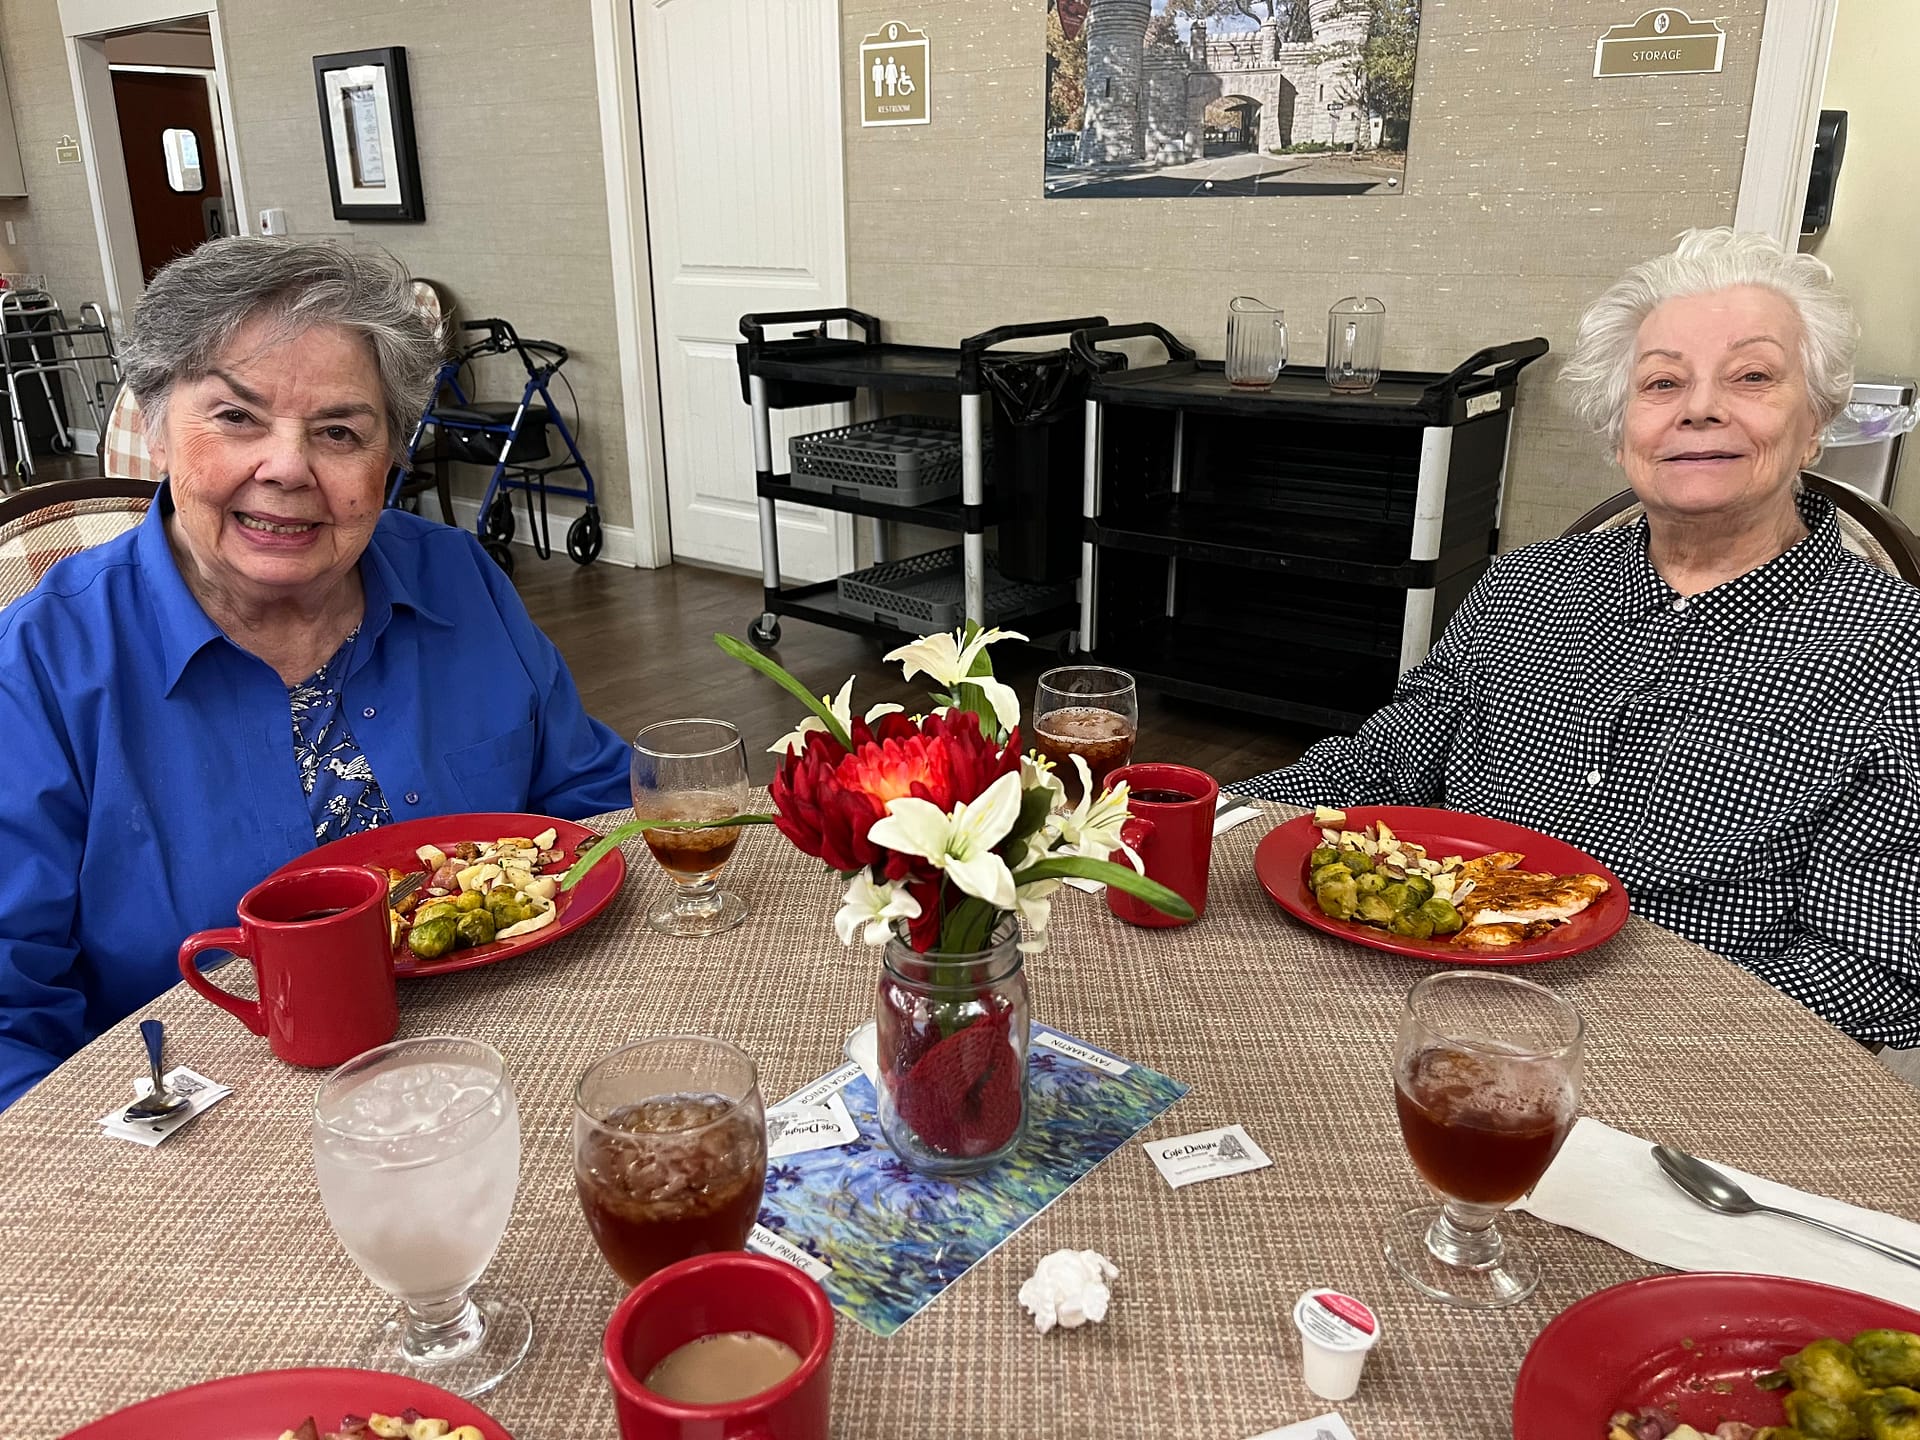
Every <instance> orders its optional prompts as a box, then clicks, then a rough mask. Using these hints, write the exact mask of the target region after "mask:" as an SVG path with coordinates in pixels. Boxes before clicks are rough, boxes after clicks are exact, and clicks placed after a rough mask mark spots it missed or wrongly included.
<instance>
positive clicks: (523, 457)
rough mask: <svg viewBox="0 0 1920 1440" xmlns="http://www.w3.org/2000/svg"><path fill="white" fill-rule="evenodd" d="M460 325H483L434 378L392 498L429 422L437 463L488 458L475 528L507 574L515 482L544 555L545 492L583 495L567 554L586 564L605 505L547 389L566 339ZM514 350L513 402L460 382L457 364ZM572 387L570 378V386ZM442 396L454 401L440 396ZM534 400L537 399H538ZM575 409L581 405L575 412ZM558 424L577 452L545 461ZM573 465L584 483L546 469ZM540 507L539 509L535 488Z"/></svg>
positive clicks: (599, 539)
mask: <svg viewBox="0 0 1920 1440" xmlns="http://www.w3.org/2000/svg"><path fill="white" fill-rule="evenodd" d="M460 328H461V329H462V330H469V331H478V332H482V333H483V334H484V335H485V338H484V339H481V340H477V341H475V342H474V343H473V344H471V345H469V346H467V347H466V348H465V349H464V350H461V351H460V352H459V353H458V354H455V355H453V356H450V357H449V358H448V359H447V361H446V363H445V364H443V365H442V366H441V367H440V374H439V376H438V377H437V378H436V379H435V381H434V386H433V397H432V398H431V399H430V400H428V401H427V408H426V409H425V410H424V411H423V412H422V413H421V415H420V423H419V424H417V425H415V426H414V427H413V438H412V439H410V440H409V441H408V442H407V454H406V458H405V459H404V460H402V461H401V462H400V465H399V467H398V469H397V470H396V471H395V472H394V476H393V480H392V481H391V483H390V484H389V485H388V487H387V504H389V505H394V504H397V503H398V502H399V500H400V493H401V488H402V486H404V485H405V483H406V480H407V477H408V475H409V474H410V473H411V472H412V470H413V467H414V457H415V453H416V452H417V451H418V450H419V448H420V442H421V440H422V439H423V438H424V437H425V435H426V433H427V431H428V429H429V428H432V429H433V431H434V432H435V435H436V436H437V443H436V445H435V450H434V454H433V456H432V457H431V458H432V459H433V460H434V461H435V462H436V463H438V462H441V461H446V460H463V461H466V462H468V463H469V464H475V465H485V466H489V467H490V468H491V469H492V471H493V473H492V474H491V475H489V476H488V477H487V492H486V495H485V497H484V498H483V499H482V500H481V502H480V519H479V521H478V523H477V525H476V529H477V530H478V532H479V535H480V543H481V545H482V546H484V547H485V548H486V552H487V554H489V555H491V556H492V557H493V559H494V562H495V563H496V564H498V565H499V567H500V568H501V569H502V570H504V571H506V572H507V573H508V574H509V575H511V574H512V573H513V551H512V548H511V545H510V542H511V541H512V539H513V532H514V519H513V498H512V496H511V495H509V494H507V493H506V492H508V491H512V490H518V491H521V492H522V493H524V494H525V495H526V497H527V531H528V533H529V534H530V535H531V536H532V537H533V547H534V550H535V551H536V552H537V553H538V554H539V556H540V558H541V559H542V560H545V559H547V558H548V557H549V556H551V555H552V553H553V549H552V546H551V545H550V544H549V543H548V533H547V495H548V494H549V492H551V493H552V494H555V495H565V496H568V497H570V498H572V499H575V500H584V501H586V511H585V513H584V514H582V515H581V516H580V517H579V518H578V519H576V520H575V521H574V522H573V524H572V525H571V526H569V527H568V529H567V555H568V557H569V558H570V559H572V560H573V562H574V563H575V564H577V565H589V564H591V563H592V562H593V560H594V558H595V557H596V556H598V555H599V553H600V547H601V545H602V543H603V541H604V539H605V536H604V534H603V532H602V530H601V528H600V506H599V503H598V501H597V500H596V498H595V496H594V489H593V472H592V471H591V470H589V469H587V462H586V460H585V458H584V457H582V455H581V454H580V447H579V445H577V444H576V443H574V438H573V432H572V431H570V430H568V429H567V422H566V421H565V420H563V419H561V418H560V407H559V406H558V405H556V404H554V403H553V396H552V395H550V394H548V393H547V382H548V381H549V380H551V379H552V378H553V377H554V376H555V375H557V374H558V373H559V371H560V367H561V366H562V365H565V364H566V363H567V347H566V346H564V345H557V344H555V343H554V342H553V341H551V340H523V339H521V338H520V336H518V335H517V334H515V333H514V329H513V326H511V325H509V324H508V323H507V322H506V321H505V320H497V319H496V320H468V321H466V322H464V323H463V324H462V325H461V327H460ZM508 354H511V355H517V356H519V357H520V363H521V364H522V365H524V366H526V369H527V384H526V388H525V389H524V390H522V391H521V392H520V400H519V402H518V403H517V404H516V403H514V402H513V401H509V400H497V401H496V400H489V401H476V400H471V399H469V398H468V396H467V393H466V391H465V390H463V389H461V387H460V372H461V370H463V369H464V368H466V366H468V365H469V364H470V363H471V362H473V361H474V360H477V359H479V358H480V357H481V356H483V355H508ZM568 389H569V390H571V389H572V387H571V386H569V387H568ZM443 398H447V399H450V401H451V403H447V404H443V403H442V400H443ZM536 401H537V403H536ZM577 417H578V412H577V410H576V419H577ZM549 425H551V426H552V427H553V428H554V429H556V430H558V431H559V432H560V438H561V439H562V440H563V441H565V442H566V446H567V454H568V455H570V456H571V457H572V458H571V459H568V460H560V461H557V462H555V463H553V464H550V465H549V464H542V463H539V462H542V461H545V460H546V459H547V457H548V455H549V454H550V451H549V449H548V446H547V427H548V426H549ZM569 470H578V471H579V472H580V480H581V484H579V485H577V486H574V485H558V484H552V483H550V480H549V477H551V476H554V475H558V474H562V473H564V472H566V471H569ZM536 494H537V495H538V496H539V497H540V508H539V512H538V514H537V515H536V513H535V511H534V503H533V502H534V496H535V495H536Z"/></svg>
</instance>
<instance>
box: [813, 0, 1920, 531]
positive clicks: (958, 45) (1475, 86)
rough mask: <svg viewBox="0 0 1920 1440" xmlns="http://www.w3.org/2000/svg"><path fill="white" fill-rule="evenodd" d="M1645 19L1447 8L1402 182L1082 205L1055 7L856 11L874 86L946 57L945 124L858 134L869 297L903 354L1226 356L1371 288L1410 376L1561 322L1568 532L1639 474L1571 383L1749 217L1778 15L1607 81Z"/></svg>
mask: <svg viewBox="0 0 1920 1440" xmlns="http://www.w3.org/2000/svg"><path fill="white" fill-rule="evenodd" d="M1849 3H1857V0H1849ZM1889 3H1892V4H1895V5H1900V4H1903V3H1906V0H1889ZM1644 8H1645V7H1644V6H1639V5H1635V4H1633V3H1622V0H1430V3H1429V4H1428V5H1427V7H1426V10H1425V15H1424V18H1423V22H1422V34H1421V39H1420V58H1419V69H1418V75H1417V80H1416V94H1415V101H1414V126H1413V140H1412V150H1411V153H1410V154H1409V156H1408V163H1407V182H1406V187H1405V193H1403V194H1401V195H1398V196H1375V195H1364V196H1352V197H1330V198H1326V199H1320V198H1317V197H1316V198H1300V197H1291V198H1272V199H1219V200H1208V199H1189V200H1087V201H1074V200H1047V199H1044V198H1042V197H1041V194H1040V184H1041V159H1040V127H1041V111H1042V97H1041V87H1042V84H1043V83H1044V73H1045V65H1044V59H1043V55H1042V35H1043V26H1044V23H1045V19H1046V5H1045V0H967V3H966V4H964V5H958V4H954V5H945V6H932V5H920V6H913V5H907V6H904V7H903V6H901V5H899V4H897V3H896V0H844V3H843V12H842V13H843V23H844V29H845V34H844V41H845V54H846V57H847V59H846V62H845V63H846V67H847V71H848V73H849V74H851V73H852V72H853V71H854V70H855V69H856V68H857V64H856V61H857V52H858V46H859V42H860V39H861V37H862V36H863V35H866V34H869V33H872V32H873V31H875V30H877V29H878V28H879V26H880V25H881V24H882V23H883V22H885V21H888V20H901V21H904V22H905V23H907V24H909V25H913V26H915V27H921V28H924V29H926V30H927V32H928V33H929V35H930V37H931V38H932V41H933V45H934V61H933V64H934V82H933V84H934V88H933V123H932V124H931V125H928V126H924V127H901V128H897V129H872V130H862V129H859V128H857V121H856V122H854V123H855V126H856V128H850V129H849V130H848V133H847V147H846V157H847V197H848V215H847V247H848V262H849V269H850V272H851V286H850V289H851V294H852V301H853V304H855V305H856V306H858V307H859V308H861V309H864V310H868V311H871V312H872V313H874V314H876V315H878V316H880V317H881V319H882V320H883V321H885V322H887V323H888V324H889V326H890V331H891V336H892V338H897V339H901V340H908V341H921V342H940V343H948V344H951V343H953V342H954V341H955V340H957V339H958V338H959V337H960V336H962V335H965V334H968V333H971V332H973V331H977V330H982V329H985V328H987V327H988V326H990V325H995V324H1002V323H1006V322H1009V321H1014V320H1031V319H1041V318H1053V317H1065V316H1070V315H1076V314H1084V313H1104V314H1106V315H1109V316H1111V317H1112V318H1113V319H1114V320H1115V321H1127V320H1142V319H1150V320H1157V321H1159V322H1160V323H1161V324H1163V325H1165V326H1167V327H1168V328H1169V329H1171V330H1173V331H1174V333H1175V334H1177V335H1180V336H1181V337H1183V338H1184V339H1186V340H1187V341H1188V342H1189V343H1191V344H1193V345H1194V346H1195V347H1196V348H1197V349H1198V350H1199V351H1200V353H1201V354H1202V355H1203V356H1213V357H1217V356H1218V355H1219V354H1220V352H1221V347H1222V343H1223V340H1224V326H1225V316H1226V304H1227V301H1228V300H1229V299H1230V298H1231V297H1232V296H1234V295H1236V294H1241V293H1250V294H1254V295H1258V296H1260V297H1261V298H1262V299H1264V300H1266V301H1267V302H1268V303H1269V304H1275V305H1284V306H1285V307H1286V310H1287V318H1288V321H1289V328H1290V338H1291V345H1292V350H1293V357H1294V359H1295V360H1296V361H1300V362H1305V363H1309V364H1312V363H1317V362H1318V361H1319V360H1320V359H1321V358H1323V357H1324V354H1325V325H1326V312H1327V307H1328V306H1330V305H1331V304H1332V303H1333V302H1334V301H1335V300H1337V299H1339V298H1340V297H1341V296H1343V295H1349V294H1353V293H1356V292H1360V293H1367V294H1373V295H1378V296H1379V297H1380V298H1381V299H1382V300H1384V301H1385V302H1386V305H1387V311H1388V338H1387V363H1388V365H1389V366H1393V367H1400V368H1423V369H1445V368H1448V367H1450V366H1452V365H1453V364H1455V363H1457V362H1458V361H1460V360H1462V359H1465V358H1466V356H1467V355H1468V354H1469V353H1471V352H1472V351H1473V350H1475V349H1477V348H1479V347H1480V346H1482V345H1486V344H1492V343H1497V342H1500V341H1505V340H1512V339H1520V338H1524V337H1526V336H1530V335H1545V336H1546V337H1547V338H1548V339H1549V340H1550V341H1551V342H1552V344H1553V347H1554V354H1553V355H1551V356H1549V357H1548V358H1547V359H1546V360H1543V361H1540V362H1536V364H1535V365H1534V366H1533V367H1532V368H1531V369H1530V370H1529V371H1528V372H1527V377H1528V378H1527V379H1526V380H1525V381H1524V383H1523V385H1522V389H1521V399H1520V409H1519V418H1518V421H1517V423H1516V429H1515V432H1514V445H1513V452H1512V457H1511V468H1510V471H1509V476H1510V484H1509V488H1508V499H1507V509H1506V524H1505V536H1504V539H1505V543H1506V544H1508V545H1514V544H1522V543H1525V542H1527V541H1529V540H1536V539H1540V538H1542V537H1545V536H1548V535H1552V534H1556V533H1558V531H1559V530H1560V529H1561V528H1562V526H1563V525H1564V524H1565V523H1566V522H1567V521H1568V520H1570V519H1572V518H1573V517H1575V516H1576V515H1578V514H1579V513H1580V512H1581V511H1582V510H1584V509H1585V508H1586V507H1587V506H1588V505H1590V504H1591V503H1592V502H1593V501H1595V500H1597V499H1599V498H1601V497H1603V496H1605V495H1607V494H1609V493H1611V492H1612V491H1613V490H1615V489H1617V488H1619V485H1620V483H1621V482H1620V480H1619V478H1618V472H1617V471H1615V470H1613V469H1612V468H1611V467H1610V466H1609V465H1608V463H1607V461H1606V460H1605V459H1604V457H1603V456H1602V455H1601V454H1600V453H1599V452H1598V449H1597V447H1596V444H1595V442H1594V441H1593V440H1592V439H1591V437H1590V436H1588V435H1587V434H1585V433H1584V432H1583V431H1581V430H1580V429H1579V428H1578V427H1577V423H1576V422H1575V421H1574V420H1573V418H1572V416H1571V413H1570V411H1569V410H1568V407H1567V406H1566V405H1565V403H1564V402H1563V401H1562V399H1561V398H1560V396H1559V395H1558V394H1557V392H1556V387H1555V386H1554V384H1553V383H1552V380H1553V376H1554V375H1555V374H1557V372H1558V369H1559V361H1560V359H1561V358H1563V357H1564V354H1565V351H1566V348H1567V346H1568V345H1569V344H1570V343H1571V340H1572V334H1573V328H1574V325H1575V323H1576V321H1577V319H1578V316H1579V312H1580V310H1581V307H1582V306H1583V304H1584V303H1585V302H1586V301H1587V300H1588V299H1590V298H1591V297H1592V296H1593V295H1594V294H1595V293H1596V292H1597V291H1598V290H1600V289H1601V288H1602V287H1604V286H1605V285H1606V284H1608V283H1609V282H1610V281H1612V280H1613V279H1615V278H1616V277H1617V276H1618V275H1619V273H1620V272H1621V271H1622V270H1623V269H1624V268H1625V267H1626V266H1627V265H1629V264H1630V263H1632V262H1633V261H1635V260H1638V259H1642V258H1644V257H1645V256H1647V255H1650V254H1654V253H1657V252H1659V251H1661V250H1664V249H1667V248H1669V245H1670V243H1671V238H1672V236H1673V235H1674V234H1675V233H1676V232H1677V231H1679V230H1681V229H1683V228H1684V227H1686V226H1689V225H1710V224H1727V223H1729V222H1730V221H1731V219H1732V216H1733V211H1734V201H1735V196H1736V192H1737V190H1738V187H1739V180H1740V165H1741V157H1742V153H1743V148H1744V144H1745V135H1746V128H1747V115H1748V111H1749V109H1750V106H1751V100H1752V94H1753V77H1754V70H1755V64H1756V61H1757V58H1758V51H1759V41H1760V28H1761V20H1762V16H1763V12H1764V9H1765V5H1764V0H1724V3H1723V4H1722V5H1721V6H1719V7H1718V11H1719V15H1718V18H1719V19H1720V20H1721V23H1722V24H1723V25H1724V27H1725V29H1726V32H1727V45H1726V71H1725V73H1724V74H1720V75H1687V76H1672V77H1663V78H1635V79H1625V80H1594V79H1593V78H1591V77H1592V74H1593V48H1594V42H1595V40H1596V39H1598V38H1599V36H1600V34H1601V32H1602V31H1603V30H1604V29H1605V28H1606V27H1607V26H1609V25H1617V24H1623V23H1626V22H1628V21H1631V20H1632V19H1634V18H1635V16H1636V15H1637V14H1639V12H1640V10H1641V9H1644ZM847 103H848V113H849V115H850V116H857V115H858V113H859V97H858V94H857V92H855V91H852V90H851V88H850V90H849V96H848V102H847Z"/></svg>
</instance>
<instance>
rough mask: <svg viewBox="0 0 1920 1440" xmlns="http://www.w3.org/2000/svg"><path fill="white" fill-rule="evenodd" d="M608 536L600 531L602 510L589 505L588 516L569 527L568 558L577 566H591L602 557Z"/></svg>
mask: <svg viewBox="0 0 1920 1440" xmlns="http://www.w3.org/2000/svg"><path fill="white" fill-rule="evenodd" d="M605 541H606V536H605V534H604V533H602V531H601V529H600V509H599V507H598V506H595V505H589V506H588V507H587V512H586V514H584V515H582V516H581V517H580V518H579V519H578V520H575V521H574V522H573V524H571V525H569V526H568V527H567V556H568V558H569V559H571V560H572V561H573V563H574V564H576V565H591V564H592V563H593V562H594V561H595V560H596V559H598V558H599V556H600V547H601V545H603V544H604V543H605Z"/></svg>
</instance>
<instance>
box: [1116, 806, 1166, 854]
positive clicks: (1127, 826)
mask: <svg viewBox="0 0 1920 1440" xmlns="http://www.w3.org/2000/svg"><path fill="white" fill-rule="evenodd" d="M1159 828H1160V827H1159V826H1158V825H1156V824H1154V823H1153V821H1151V820H1149V819H1147V817H1146V816H1144V815H1129V816H1127V818H1126V819H1125V820H1124V821H1122V822H1121V824H1120V838H1121V839H1122V840H1124V841H1125V842H1126V843H1127V844H1129V845H1131V846H1132V847H1133V850H1134V853H1135V854H1138V853H1139V852H1140V849H1141V847H1142V846H1144V845H1145V844H1146V843H1147V842H1148V841H1149V840H1151V839H1152V838H1153V835H1154V832H1155V831H1156V830H1158V829H1159ZM1141 858H1142V859H1145V858H1146V857H1145V856H1142V857H1141Z"/></svg>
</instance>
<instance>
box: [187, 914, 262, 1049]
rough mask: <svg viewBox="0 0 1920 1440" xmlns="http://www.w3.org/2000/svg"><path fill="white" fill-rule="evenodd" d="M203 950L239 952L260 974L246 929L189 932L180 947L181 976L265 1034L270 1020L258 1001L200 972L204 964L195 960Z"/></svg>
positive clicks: (214, 1001) (222, 1007) (253, 1028)
mask: <svg viewBox="0 0 1920 1440" xmlns="http://www.w3.org/2000/svg"><path fill="white" fill-rule="evenodd" d="M203 950H225V951H227V952H229V953H230V954H233V955H237V956H239V957H240V958H241V959H242V960H245V961H246V962H247V963H248V964H249V965H253V969H254V974H255V975H256V976H257V975H258V974H259V973H260V967H259V966H258V965H255V964H254V960H253V956H252V955H251V954H250V953H249V952H248V950H247V938H246V934H245V932H243V931H241V930H237V929H235V930H202V931H201V932H200V933H199V934H197V935H189V936H188V937H187V938H186V940H185V941H184V942H183V943H182V944H181V946H180V978H181V979H183V980H185V981H186V982H187V984H188V985H190V986H192V987H193V988H194V989H195V990H197V991H199V992H200V994H202V995H203V996H205V997H206V998H207V999H209V1000H211V1001H212V1002H213V1003H214V1004H216V1005H218V1006H219V1007H220V1008H221V1009H222V1010H226V1011H230V1012H231V1013H233V1014H235V1015H237V1016H239V1017H240V1023H241V1024H243V1025H245V1026H246V1027H247V1029H249V1030H251V1031H252V1032H253V1033H254V1034H256V1035H265V1034H266V1033H267V1021H266V1017H265V1016H264V1015H262V1014H261V1013H260V1002H259V1001H258V1000H242V999H241V998H240V997H239V996H238V995H235V994H233V993H232V992H231V991H229V990H225V989H222V988H221V987H220V986H218V985H216V984H214V983H213V982H212V981H211V980H209V979H207V977H206V976H204V975H202V974H201V973H200V967H199V966H198V965H196V964H194V963H193V962H194V960H195V958H196V957H198V956H199V954H200V952H201V951H203Z"/></svg>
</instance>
